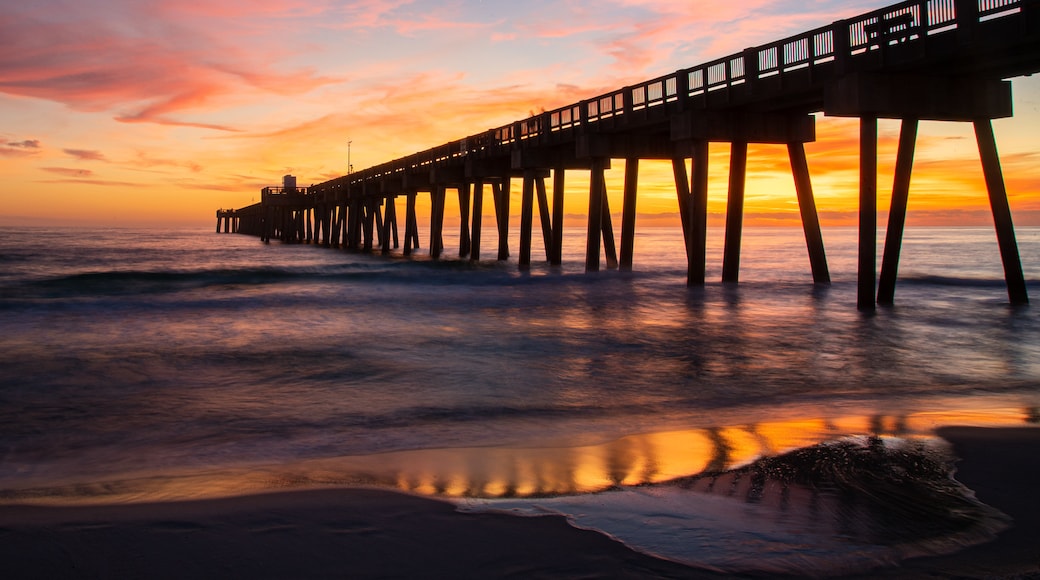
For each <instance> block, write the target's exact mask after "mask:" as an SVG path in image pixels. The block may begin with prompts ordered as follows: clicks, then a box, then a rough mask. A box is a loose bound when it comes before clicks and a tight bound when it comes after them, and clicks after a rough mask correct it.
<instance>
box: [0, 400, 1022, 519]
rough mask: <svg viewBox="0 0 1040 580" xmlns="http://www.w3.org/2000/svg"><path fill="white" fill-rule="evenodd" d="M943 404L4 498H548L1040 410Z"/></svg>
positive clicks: (1001, 422) (131, 481)
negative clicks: (326, 491) (364, 494)
mask: <svg viewBox="0 0 1040 580" xmlns="http://www.w3.org/2000/svg"><path fill="white" fill-rule="evenodd" d="M932 402H933V403H935V401H932ZM939 406H940V407H945V409H946V410H936V411H917V412H908V413H906V414H900V415H851V416H845V417H836V418H826V419H825V418H805V419H785V420H778V421H762V422H758V423H754V424H746V425H732V426H721V427H712V428H696V429H685V430H683V429H679V430H670V431H662V432H655V433H643V434H632V435H628V436H625V437H621V438H618V439H614V440H612V441H608V442H602V443H593V444H584V445H574V444H572V443H571V442H567V441H546V442H538V443H537V444H533V445H530V446H516V447H503V446H495V447H490V446H489V447H464V448H445V449H415V450H407V451H395V452H388V453H381V454H372V455H361V456H350V457H335V458H321V459H308V460H303V461H299V462H295V463H291V464H278V465H248V466H239V467H235V468H229V469H220V470H212V471H201V472H200V471H190V472H189V471H185V472H182V473H178V474H169V473H166V474H163V475H162V476H157V475H155V474H149V473H135V474H125V476H124V477H120V478H119V479H118V480H112V481H104V482H92V483H81V482H75V481H69V482H66V483H65V484H63V485H57V486H55V485H45V486H41V487H35V488H34V487H25V488H21V489H7V490H2V495H3V496H4V501H5V502H8V503H11V502H13V503H48V504H53V503H63V504H64V503H74V504H78V503H108V502H142V501H175V500H188V499H205V498H216V497H228V496H234V495H242V494H247V493H263V492H268V491H273V490H286V489H306V488H315V487H329V486H334V487H343V486H347V487H356V486H365V487H382V488H392V489H398V490H401V491H405V492H408V493H415V494H420V495H429V496H439V497H445V498H486V499H493V498H517V499H521V498H541V497H548V496H558V495H574V494H590V493H596V492H601V491H606V490H611V489H618V488H621V487H628V486H640V485H652V484H661V483H665V482H670V481H675V480H680V479H683V478H687V479H689V478H696V477H698V476H702V477H703V476H707V475H712V474H720V473H722V472H725V471H728V470H733V469H738V468H741V467H743V466H747V465H749V464H751V463H752V462H754V461H756V460H758V459H761V458H764V457H774V456H777V455H780V454H783V453H786V452H789V451H792V450H796V449H802V448H807V447H811V446H813V445H818V444H820V443H826V442H829V441H836V440H839V439H843V438H847V437H850V436H874V435H876V436H880V437H896V438H901V439H910V440H914V439H921V440H931V439H935V435H934V432H935V429H937V428H939V427H942V426H948V425H973V426H994V427H1000V426H1016V425H1024V424H1028V423H1035V422H1037V419H1036V417H1037V416H1038V414H1040V413H1038V411H1037V408H1035V407H1033V406H1027V405H1023V404H1022V403H1021V402H1019V401H993V400H990V399H986V400H985V401H984V402H979V401H974V400H973V399H967V400H965V399H956V400H954V401H951V404H950V405H939ZM701 487H703V486H701Z"/></svg>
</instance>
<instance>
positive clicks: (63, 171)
mask: <svg viewBox="0 0 1040 580" xmlns="http://www.w3.org/2000/svg"><path fill="white" fill-rule="evenodd" d="M40 169H41V170H42V171H46V172H48V173H57V174H58V175H64V176H67V177H90V176H92V175H94V172H93V171H91V170H89V169H77V168H73V167H41V168H40Z"/></svg>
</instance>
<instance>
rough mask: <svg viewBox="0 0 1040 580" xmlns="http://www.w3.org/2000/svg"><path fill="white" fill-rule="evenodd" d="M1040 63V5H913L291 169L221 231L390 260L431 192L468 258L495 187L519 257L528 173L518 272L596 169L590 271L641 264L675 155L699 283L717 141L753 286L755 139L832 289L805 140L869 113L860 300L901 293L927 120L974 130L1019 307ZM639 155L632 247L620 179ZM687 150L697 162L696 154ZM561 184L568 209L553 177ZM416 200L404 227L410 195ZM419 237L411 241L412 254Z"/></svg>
mask: <svg viewBox="0 0 1040 580" xmlns="http://www.w3.org/2000/svg"><path fill="white" fill-rule="evenodd" d="M1035 72H1040V0H926V1H911V2H902V3H900V4H896V5H893V6H889V7H887V8H883V9H881V10H877V11H874V12H870V13H867V14H863V15H860V16H857V17H854V18H850V19H846V20H840V21H837V22H834V23H832V24H830V25H828V26H825V27H822V28H818V29H815V30H811V31H808V32H805V33H802V34H799V35H796V36H792V37H789V38H785V39H783V40H779V41H777V42H773V43H770V44H766V45H763V46H759V47H754V48H749V49H746V50H744V51H743V52H740V53H738V54H734V55H730V56H727V57H724V58H721V59H718V60H715V61H712V62H709V63H707V64H703V65H700V66H696V67H693V68H689V69H684V70H680V71H676V72H674V73H671V74H668V75H665V76H662V77H658V78H655V79H651V80H648V81H645V82H642V83H639V84H637V85H633V86H628V87H624V88H620V89H618V90H616V91H613V92H610V93H607V94H603V95H599V96H597V97H594V98H590V99H587V100H584V101H581V102H579V103H575V104H572V105H568V106H566V107H562V108H559V109H555V110H552V111H547V112H544V113H541V114H539V115H536V116H533V117H529V118H527V119H523V120H520V121H516V122H514V123H512V124H510V125H506V126H504V127H499V128H497V129H492V130H489V131H485V132H482V133H478V134H476V135H471V136H468V137H465V138H463V139H460V140H457V141H452V142H450V143H446V144H443V145H440V146H438V147H434V148H432V149H428V150H426V151H422V152H418V153H415V154H413V155H409V156H407V157H403V158H400V159H396V160H393V161H389V162H386V163H383V164H380V165H377V166H374V167H370V168H368V169H364V170H361V171H357V172H354V173H350V174H348V175H345V176H342V177H338V178H335V179H332V180H329V181H326V182H323V183H319V184H317V185H311V186H309V187H297V186H296V184H295V178H292V177H291V176H286V179H285V181H284V182H283V184H282V186H281V187H267V188H264V189H263V190H262V192H261V201H260V203H257V204H254V205H251V206H248V207H245V208H241V209H233V210H223V209H222V210H219V211H218V212H217V231H218V232H219V231H221V229H223V231H225V232H232V231H233V232H237V233H243V234H249V235H254V236H259V237H260V238H261V239H262V240H264V241H270V240H271V239H280V240H283V241H286V242H312V243H319V244H323V245H325V246H330V247H346V248H350V249H363V250H369V251H373V250H375V249H376V248H377V247H378V249H379V250H380V251H382V252H390V251H391V250H395V249H401V251H402V252H403V253H404V254H405V255H409V254H411V253H412V252H413V251H414V250H415V249H417V248H419V247H420V240H419V235H418V228H417V218H416V213H415V201H416V196H418V195H420V194H423V195H427V194H428V195H429V196H430V199H431V208H432V209H431V216H430V228H429V229H430V240H429V242H428V244H429V246H428V247H429V252H430V255H431V256H432V257H434V258H438V257H440V256H441V255H442V254H443V252H444V242H443V230H444V211H445V199H446V196H447V194H448V190H452V191H453V192H457V194H458V196H459V209H460V218H461V223H462V228H461V232H460V247H459V255H460V256H463V257H465V256H468V257H469V259H471V260H479V259H481V255H480V240H481V231H482V228H483V224H482V223H481V221H482V214H483V211H482V210H483V203H484V194H485V193H487V192H488V191H490V193H491V201H492V203H494V208H495V216H496V223H495V227H496V229H497V231H498V239H499V248H498V256H497V257H498V259H499V260H504V259H506V258H508V257H509V255H510V251H509V247H508V245H507V242H506V240H507V239H508V229H509V215H510V207H509V205H510V193H511V192H510V184H511V182H512V180H513V179H514V178H515V179H519V180H521V183H522V193H521V196H520V199H521V202H520V203H521V207H520V248H519V253H518V258H517V259H518V262H519V267H520V268H528V267H529V266H530V264H531V259H532V257H531V250H532V245H533V235H532V228H533V222H534V215H535V205H536V204H537V212H538V220H539V224H540V226H541V231H542V245H543V247H544V249H545V260H546V261H548V262H549V263H550V264H559V263H560V260H561V249H562V243H563V197H564V186H565V183H566V173H567V172H568V171H574V170H580V171H587V172H589V173H590V175H591V179H590V187H589V206H588V228H587V231H586V240H587V245H586V248H587V249H586V258H585V267H586V270H588V271H594V270H598V269H599V268H600V267H601V259H604V258H605V260H606V265H607V267H610V268H613V267H618V268H621V269H630V268H631V267H632V248H633V240H634V236H635V211H636V197H637V193H638V186H639V184H638V168H639V162H640V160H643V159H658V160H667V161H670V162H671V164H672V168H673V173H674V177H675V187H676V197H677V202H678V207H679V213H680V216H681V221H682V228H683V235H684V238H685V241H686V253H687V261H688V268H687V270H688V274H687V280H688V284H690V285H701V284H704V282H705V247H706V242H707V239H706V235H707V234H706V231H707V228H706V224H707V190H708V171H709V167H708V144H709V142H721V143H728V144H730V147H731V149H730V151H731V162H730V170H729V171H730V174H729V193H728V202H727V216H726V228H725V241H724V242H725V245H724V258H723V268H722V279H723V281H725V282H737V281H738V279H739V262H740V243H741V230H742V223H743V202H744V184H745V178H746V166H747V152H748V144H751V143H774V144H783V145H786V146H787V149H788V154H789V157H790V162H791V170H792V174H793V176H794V182H795V186H796V187H795V190H796V196H797V201H798V205H799V209H800V214H801V220H802V226H803V229H804V233H805V240H806V246H807V249H808V253H809V264H810V268H811V271H812V276H813V280H814V281H815V282H816V283H817V284H828V283H830V274H829V272H828V268H827V258H826V253H825V251H824V245H823V238H822V236H821V233H820V224H819V218H818V216H817V212H816V204H815V200H814V197H813V191H812V181H811V178H810V171H809V167H808V163H807V161H806V155H805V147H804V144H805V143H807V142H811V141H814V140H815V117H814V116H813V114H814V113H823V114H825V115H829V116H838V117H852V118H858V119H859V120H860V186H859V256H858V264H859V266H858V291H857V306H858V308H860V309H862V310H871V309H873V308H874V307H875V303H881V304H890V303H892V301H893V299H894V290H895V281H896V276H897V269H898V262H899V252H900V245H901V241H902V234H903V225H904V221H905V215H906V203H907V193H908V191H909V184H910V176H911V168H912V165H913V159H914V145H915V141H916V135H917V127H918V123H919V122H920V121H923V120H942V121H958V122H965V123H972V124H973V126H974V129H975V134H976V138H977V141H978V147H979V153H980V156H981V159H982V164H983V168H984V173H985V181H986V186H987V190H988V193H989V200H990V206H991V208H992V212H993V217H994V224H995V227H996V231H997V238H998V242H999V247H1000V254H1001V259H1002V262H1003V267H1004V274H1005V279H1006V281H1007V287H1008V296H1009V299H1010V301H1011V303H1012V304H1025V303H1027V302H1028V296H1027V293H1026V287H1025V278H1024V276H1023V273H1022V266H1021V261H1020V258H1019V254H1018V248H1017V243H1016V239H1015V232H1014V226H1013V223H1012V219H1011V213H1010V209H1009V207H1008V201H1007V192H1006V191H1005V187H1004V180H1003V176H1002V174H1001V167H1000V159H999V156H998V153H997V147H996V142H995V139H994V136H993V130H992V126H991V120H992V119H997V118H1004V117H1010V116H1012V114H1013V109H1012V95H1011V83H1010V82H1009V81H1008V80H1006V79H1009V78H1012V77H1015V76H1021V75H1028V74H1032V73H1035ZM878 119H899V120H901V122H902V129H901V135H900V140H899V149H898V154H897V160H896V171H895V181H894V184H893V194H892V207H891V209H890V212H889V224H888V228H887V234H886V240H885V246H884V254H883V259H882V266H881V272H880V282H879V281H878V274H877V256H876V250H875V240H876V237H877V191H878V183H877V123H878ZM613 159H623V160H625V176H624V192H623V202H622V217H621V225H620V252H619V250H618V246H617V245H616V244H615V234H614V224H613V223H612V219H611V212H610V208H609V206H608V201H607V200H608V198H607V186H606V182H605V179H604V174H605V171H606V170H607V169H609V168H610V165H611V160H613ZM687 160H690V161H689V162H688V161H687ZM550 178H551V179H552V205H551V206H550V204H549V196H548V193H547V191H548V185H547V183H546V182H547V180H549V179H550ZM402 197H403V198H404V207H405V210H404V228H403V230H404V231H403V236H400V235H399V230H398V214H397V210H398V208H397V202H398V198H402ZM402 237H403V244H404V245H403V248H402V246H401V243H402V239H401V238H402Z"/></svg>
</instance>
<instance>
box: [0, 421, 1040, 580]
mask: <svg viewBox="0 0 1040 580" xmlns="http://www.w3.org/2000/svg"><path fill="white" fill-rule="evenodd" d="M940 435H941V436H942V437H943V438H944V439H946V440H948V441H950V442H951V443H952V444H953V447H954V450H955V453H956V454H957V456H958V457H959V459H960V460H959V462H958V464H957V475H956V477H957V479H958V480H959V481H961V482H962V483H964V484H965V485H966V486H968V487H969V488H970V489H972V490H974V491H975V492H976V494H977V497H978V499H979V500H981V501H983V502H985V503H987V504H989V505H991V506H993V507H996V508H998V509H1000V510H1001V511H1002V512H1004V513H1005V514H1007V515H1008V516H1010V518H1011V519H1012V524H1011V527H1010V528H1009V529H1008V530H1006V531H1004V532H1002V533H1001V534H1000V535H999V537H998V539H997V540H996V541H993V542H990V543H986V544H983V545H979V546H975V547H970V548H967V549H965V550H963V551H961V552H958V553H955V554H951V555H947V556H941V557H927V558H916V559H911V560H908V561H906V562H904V563H903V564H902V565H901V566H898V567H896V568H881V569H876V570H870V571H867V572H866V573H865V574H864V575H863V576H862V577H863V578H872V577H891V578H906V579H909V578H972V579H976V578H977V579H982V578H1033V577H1037V576H1040V504H1038V503H1037V502H1036V501H1035V493H1036V489H1038V488H1040V455H1038V449H1040V429H1034V428H1029V427H1023V428H1000V429H992V428H957V427H953V428H944V429H941V430H940ZM0 562H3V564H4V566H3V567H4V577H5V578H12V579H15V578H17V579H21V578H26V579H28V578H347V577H349V578H407V577H412V578H414V577H446V578H447V577H451V578H721V577H731V576H730V575H727V574H721V573H715V572H712V571H709V570H702V569H695V568H692V567H688V566H683V565H680V564H676V563H673V562H669V561H665V560H662V559H657V558H653V557H650V556H646V555H643V554H639V553H637V552H634V551H632V550H629V549H628V548H626V547H625V546H624V545H622V544H620V543H618V542H616V541H614V540H612V539H610V538H608V537H606V536H604V535H601V534H598V533H595V532H590V531H585V530H578V529H575V528H573V527H571V526H569V525H568V524H567V523H566V522H565V521H564V519H563V518H562V517H558V516H555V517H554V516H545V517H517V516H510V515H504V514H465V513H457V512H456V510H455V508H454V507H453V506H452V505H451V504H449V503H447V502H443V501H438V500H434V499H428V498H421V497H416V496H413V495H408V494H403V493H397V492H391V491H384V490H376V489H312V490H304V491H288V492H280V493H265V494H260V495H250V496H242V497H229V498H223V499H216V500H205V501H194V502H170V503H147V504H126V505H95V506H80V507H39V506H4V507H0Z"/></svg>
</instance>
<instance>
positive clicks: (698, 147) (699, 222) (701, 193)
mask: <svg viewBox="0 0 1040 580" xmlns="http://www.w3.org/2000/svg"><path fill="white" fill-rule="evenodd" d="M688 201H689V209H688V211H687V213H688V219H689V222H690V223H689V237H688V238H687V240H686V256H687V261H688V265H687V272H686V285H687V286H701V285H703V284H704V271H705V250H706V248H707V242H708V142H707V141H704V140H697V141H694V142H693V180H692V181H691V183H690V197H689V200H688Z"/></svg>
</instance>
